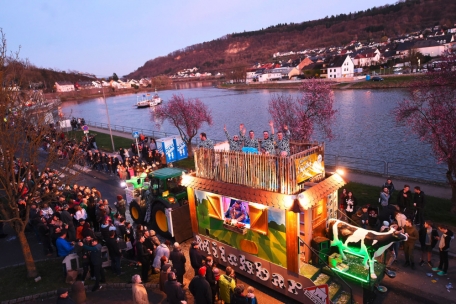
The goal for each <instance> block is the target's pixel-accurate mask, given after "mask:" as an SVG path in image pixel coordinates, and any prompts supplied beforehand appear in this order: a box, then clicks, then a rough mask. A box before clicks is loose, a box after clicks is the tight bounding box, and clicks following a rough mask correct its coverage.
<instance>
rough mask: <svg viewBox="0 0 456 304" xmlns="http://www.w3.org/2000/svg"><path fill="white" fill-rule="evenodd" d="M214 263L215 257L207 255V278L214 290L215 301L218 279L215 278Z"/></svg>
mask: <svg viewBox="0 0 456 304" xmlns="http://www.w3.org/2000/svg"><path fill="white" fill-rule="evenodd" d="M213 265H214V259H213V258H212V256H210V255H209V256H207V257H206V280H207V282H208V283H209V286H211V292H212V303H215V294H216V293H217V281H216V280H215V275H214V272H213V271H212V266H213Z"/></svg>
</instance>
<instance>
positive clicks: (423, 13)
mask: <svg viewBox="0 0 456 304" xmlns="http://www.w3.org/2000/svg"><path fill="white" fill-rule="evenodd" d="M454 23H456V1H448V0H406V1H399V2H397V3H396V4H394V5H385V6H382V7H377V8H376V7H374V8H372V9H368V10H366V11H359V12H355V13H349V14H341V15H337V16H330V17H326V18H324V19H319V20H313V21H306V22H302V23H292V24H278V25H275V26H270V27H268V28H266V29H261V30H257V31H251V32H243V33H233V34H229V35H226V36H224V37H222V38H219V39H215V40H212V41H209V42H203V43H200V44H196V45H192V46H189V47H186V48H185V49H183V50H178V51H175V52H172V53H170V54H168V55H167V56H162V57H158V58H155V59H152V60H149V61H147V62H146V63H145V64H144V65H143V66H142V67H140V68H138V69H137V70H136V71H134V72H132V73H130V74H128V75H125V77H127V78H135V79H139V78H141V77H151V76H156V75H159V74H167V75H171V74H175V73H176V72H177V71H179V70H181V69H185V68H192V67H197V68H199V71H200V72H211V73H213V72H225V71H226V70H228V69H233V68H235V67H246V66H251V65H252V64H254V63H256V62H264V61H271V60H272V54H273V53H276V52H286V51H300V50H304V49H308V48H314V47H329V46H342V45H346V44H347V43H349V42H350V41H353V40H358V41H362V42H365V41H380V39H381V38H382V37H385V36H386V37H396V36H400V35H404V34H406V33H410V32H413V31H419V30H423V29H425V28H428V27H433V26H435V25H440V26H442V27H443V28H451V27H453V24H454Z"/></svg>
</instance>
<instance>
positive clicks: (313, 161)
mask: <svg viewBox="0 0 456 304" xmlns="http://www.w3.org/2000/svg"><path fill="white" fill-rule="evenodd" d="M295 168H296V181H297V182H298V184H299V183H302V182H305V181H307V180H309V179H311V178H312V177H314V176H316V175H318V174H321V173H323V172H324V171H325V165H324V162H323V156H322V155H321V154H319V153H312V154H310V155H307V156H304V157H301V158H298V159H296V160H295Z"/></svg>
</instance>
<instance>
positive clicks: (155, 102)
mask: <svg viewBox="0 0 456 304" xmlns="http://www.w3.org/2000/svg"><path fill="white" fill-rule="evenodd" d="M152 101H153V103H154V105H151V107H153V106H156V105H159V104H161V103H162V101H163V100H162V99H161V98H160V96H158V93H157V89H155V94H154V97H152Z"/></svg>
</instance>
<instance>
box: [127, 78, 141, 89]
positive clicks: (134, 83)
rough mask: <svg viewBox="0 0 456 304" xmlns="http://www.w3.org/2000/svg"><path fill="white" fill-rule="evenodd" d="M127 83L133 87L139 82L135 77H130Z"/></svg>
mask: <svg viewBox="0 0 456 304" xmlns="http://www.w3.org/2000/svg"><path fill="white" fill-rule="evenodd" d="M127 83H128V84H130V87H135V86H137V87H139V82H138V81H137V80H135V79H130V80H128V81H127Z"/></svg>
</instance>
